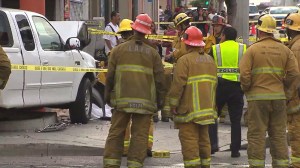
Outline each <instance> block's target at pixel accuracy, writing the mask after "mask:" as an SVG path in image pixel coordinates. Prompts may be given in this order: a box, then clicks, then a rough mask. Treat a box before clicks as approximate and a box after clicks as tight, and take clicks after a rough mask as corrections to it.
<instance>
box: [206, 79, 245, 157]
mask: <svg viewBox="0 0 300 168" xmlns="http://www.w3.org/2000/svg"><path fill="white" fill-rule="evenodd" d="M243 95H244V93H243V91H242V89H241V86H240V83H239V82H232V81H229V80H226V79H222V78H219V79H218V87H217V93H216V103H217V108H218V115H220V114H221V112H222V108H223V107H224V105H225V104H227V105H228V112H229V116H230V122H231V145H230V147H231V151H232V152H238V151H239V150H240V148H241V119H242V115H243V107H244V100H243ZM209 135H210V142H211V148H212V150H214V149H218V147H219V145H218V125H217V124H214V125H210V128H209Z"/></svg>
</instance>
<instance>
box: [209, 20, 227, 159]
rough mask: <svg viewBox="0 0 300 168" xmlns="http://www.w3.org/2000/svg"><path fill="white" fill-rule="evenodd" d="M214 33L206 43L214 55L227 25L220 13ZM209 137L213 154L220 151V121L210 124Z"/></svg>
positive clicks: (214, 22) (213, 22)
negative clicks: (214, 46) (213, 49)
mask: <svg viewBox="0 0 300 168" xmlns="http://www.w3.org/2000/svg"><path fill="white" fill-rule="evenodd" d="M212 27H213V34H212V35H210V36H208V38H207V39H206V45H205V47H204V51H205V53H209V54H210V55H212V50H211V48H212V46H213V45H216V44H219V43H220V41H221V34H222V31H223V29H224V28H225V27H226V20H225V18H224V17H222V16H220V15H215V16H213V18H212ZM209 138H210V144H211V154H214V153H215V152H217V151H219V140H218V122H217V120H216V122H215V124H212V125H210V126H209Z"/></svg>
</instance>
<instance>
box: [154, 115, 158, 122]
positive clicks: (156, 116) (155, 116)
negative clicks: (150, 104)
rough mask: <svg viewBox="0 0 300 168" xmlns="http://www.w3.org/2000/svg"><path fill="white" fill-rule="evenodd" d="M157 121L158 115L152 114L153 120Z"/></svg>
mask: <svg viewBox="0 0 300 168" xmlns="http://www.w3.org/2000/svg"><path fill="white" fill-rule="evenodd" d="M158 121H159V119H158V115H154V116H153V122H155V123H157V122H158Z"/></svg>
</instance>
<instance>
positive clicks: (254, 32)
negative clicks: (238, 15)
mask: <svg viewBox="0 0 300 168" xmlns="http://www.w3.org/2000/svg"><path fill="white" fill-rule="evenodd" d="M255 35H256V27H255V24H254V22H252V24H251V28H250V36H255Z"/></svg>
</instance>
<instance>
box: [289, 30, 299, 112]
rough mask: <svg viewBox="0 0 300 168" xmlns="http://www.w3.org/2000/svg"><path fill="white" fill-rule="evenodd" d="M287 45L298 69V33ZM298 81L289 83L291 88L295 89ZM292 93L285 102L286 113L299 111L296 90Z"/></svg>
mask: <svg viewBox="0 0 300 168" xmlns="http://www.w3.org/2000/svg"><path fill="white" fill-rule="evenodd" d="M288 47H289V48H290V49H291V50H292V52H293V53H294V55H295V57H296V61H297V62H298V68H299V71H300V67H299V64H300V35H297V36H296V37H294V38H293V39H292V40H291V41H290V42H289V43H288ZM299 86H300V85H299V81H298V82H295V83H293V84H292V85H291V87H292V90H297V87H299ZM287 90H290V88H288V89H287ZM291 94H292V99H291V100H290V101H288V104H287V113H288V114H294V113H299V112H300V99H299V96H298V92H293V93H291Z"/></svg>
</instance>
